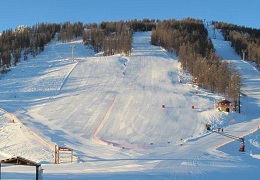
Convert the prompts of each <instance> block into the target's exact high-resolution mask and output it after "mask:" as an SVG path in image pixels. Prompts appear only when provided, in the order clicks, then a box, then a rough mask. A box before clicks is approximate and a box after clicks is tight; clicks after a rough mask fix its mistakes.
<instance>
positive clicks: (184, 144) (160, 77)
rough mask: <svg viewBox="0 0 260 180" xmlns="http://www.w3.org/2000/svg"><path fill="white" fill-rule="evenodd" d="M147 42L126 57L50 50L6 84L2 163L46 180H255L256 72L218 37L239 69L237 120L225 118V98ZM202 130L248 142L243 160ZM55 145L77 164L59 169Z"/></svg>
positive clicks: (5, 171) (0, 88) (259, 95)
mask: <svg viewBox="0 0 260 180" xmlns="http://www.w3.org/2000/svg"><path fill="white" fill-rule="evenodd" d="M209 32H212V29H209ZM210 34H212V33H210ZM150 35H151V32H143V33H135V34H134V42H133V50H132V55H131V56H130V57H123V56H120V55H115V56H110V57H103V56H99V55H95V54H94V53H93V51H92V50H91V49H88V48H86V47H85V46H84V45H82V44H81V42H80V41H79V40H75V41H73V42H68V43H61V42H58V41H53V42H52V43H50V44H49V45H48V46H47V47H46V49H45V51H44V52H43V53H41V54H40V55H38V56H37V57H36V58H29V60H28V61H22V62H21V63H19V65H18V66H17V67H12V71H11V72H9V73H8V74H5V75H2V76H1V80H0V107H1V108H2V109H1V111H0V117H1V119H0V158H1V159H6V158H10V157H13V156H22V157H24V158H27V159H30V160H32V161H35V162H38V163H41V164H42V168H43V169H44V173H43V178H44V179H123V178H124V179H209V178H210V179H259V177H260V160H259V158H260V157H259V156H260V144H259V134H260V131H259V126H260V111H259V109H260V108H259V107H260V89H259V87H260V74H259V71H257V70H256V69H255V68H254V66H252V65H250V64H249V63H248V62H245V61H242V60H241V58H240V57H239V56H237V55H235V53H234V50H233V49H232V48H231V47H230V43H229V42H225V41H223V37H222V36H221V35H220V33H219V32H217V39H212V40H213V43H214V46H215V48H216V52H217V53H219V54H220V56H221V57H222V58H223V59H226V60H229V61H232V62H233V63H234V64H235V65H236V66H237V67H238V69H239V70H240V71H241V73H242V77H243V85H244V86H243V87H242V89H241V91H242V94H243V96H242V97H241V102H242V108H241V114H238V113H237V112H231V113H229V114H225V113H221V112H219V111H218V110H217V109H216V103H217V102H218V101H220V100H223V97H222V96H220V95H216V94H212V93H210V92H207V91H205V90H203V89H200V88H199V87H197V86H195V85H193V84H192V83H191V76H190V75H189V74H187V73H186V72H184V71H183V70H182V69H181V68H180V64H179V63H178V60H177V58H176V57H175V56H173V55H170V54H168V53H167V52H166V51H165V50H164V49H162V48H161V47H156V46H152V45H150ZM71 45H75V46H76V48H75V50H74V52H75V54H74V57H75V59H74V60H72V58H71ZM180 80H181V82H182V83H180ZM162 105H164V106H165V108H162ZM192 106H194V109H192ZM12 121H14V123H12ZM206 123H210V124H212V126H213V128H218V127H221V128H224V131H225V132H228V133H229V134H232V135H234V136H239V137H240V136H243V137H245V139H246V142H245V145H246V152H245V153H242V154H241V153H240V152H238V149H239V146H240V142H238V141H232V140H231V139H228V138H226V137H224V136H220V135H218V134H216V133H210V132H207V131H206V130H205V128H204V125H205V124H206ZM56 144H57V145H59V146H66V147H69V148H72V149H73V150H74V155H75V157H74V162H73V163H61V164H58V165H57V164H54V146H55V145H56ZM1 171H2V179H34V178H35V169H34V168H32V167H26V166H7V165H2V170H1Z"/></svg>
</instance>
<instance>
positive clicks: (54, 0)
mask: <svg viewBox="0 0 260 180" xmlns="http://www.w3.org/2000/svg"><path fill="white" fill-rule="evenodd" d="M0 2H1V3H0V32H2V31H3V30H6V29H9V28H12V29H14V28H15V27H17V26H18V25H21V24H24V25H28V26H32V25H34V24H36V23H39V22H55V23H60V22H65V21H70V22H76V21H81V22H83V23H90V22H96V23H99V22H101V21H117V20H130V19H143V18H149V19H151V18H154V19H161V20H163V19H169V18H175V19H183V18H186V17H192V18H197V19H206V20H216V21H224V22H228V23H233V24H237V25H244V26H247V27H253V28H259V29H260V13H259V7H260V0H0Z"/></svg>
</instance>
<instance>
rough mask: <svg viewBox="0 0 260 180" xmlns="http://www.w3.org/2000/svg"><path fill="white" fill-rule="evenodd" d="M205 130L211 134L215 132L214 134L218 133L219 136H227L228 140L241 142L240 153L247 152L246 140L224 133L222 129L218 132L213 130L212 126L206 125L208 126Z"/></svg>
mask: <svg viewBox="0 0 260 180" xmlns="http://www.w3.org/2000/svg"><path fill="white" fill-rule="evenodd" d="M205 128H206V129H207V130H208V131H210V132H214V133H217V134H219V135H222V136H226V137H228V138H231V139H234V140H236V141H240V142H241V145H240V148H239V151H240V152H245V139H244V138H241V137H237V136H233V135H230V134H227V133H224V132H223V129H220V128H218V129H217V130H213V129H212V128H211V125H210V124H206V125H205Z"/></svg>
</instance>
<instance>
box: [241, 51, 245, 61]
mask: <svg viewBox="0 0 260 180" xmlns="http://www.w3.org/2000/svg"><path fill="white" fill-rule="evenodd" d="M242 54H243V60H245V59H246V50H242Z"/></svg>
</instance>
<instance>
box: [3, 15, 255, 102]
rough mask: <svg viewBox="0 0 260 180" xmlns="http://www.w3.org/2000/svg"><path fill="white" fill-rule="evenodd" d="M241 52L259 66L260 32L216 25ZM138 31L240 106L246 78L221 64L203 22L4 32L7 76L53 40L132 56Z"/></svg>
mask: <svg viewBox="0 0 260 180" xmlns="http://www.w3.org/2000/svg"><path fill="white" fill-rule="evenodd" d="M213 24H214V26H215V28H216V29H221V31H222V33H223V35H224V37H225V39H226V40H229V41H231V42H232V46H233V47H234V48H235V50H236V51H237V53H239V54H241V55H242V52H245V54H246V59H247V60H251V61H253V62H255V63H256V64H257V65H258V67H260V31H259V30H257V29H252V28H246V27H241V26H236V25H232V24H228V23H223V22H215V21H213ZM137 31H152V36H151V43H152V44H153V45H158V46H162V47H164V48H165V49H166V50H168V51H169V52H172V53H175V54H176V55H178V56H179V61H180V63H181V66H182V68H183V69H184V70H186V71H187V72H189V73H190V74H191V75H193V77H194V79H193V81H194V82H195V83H197V84H198V85H199V86H201V87H203V88H205V89H208V90H210V91H211V92H214V93H219V94H223V95H225V96H226V97H228V98H229V99H232V100H233V101H234V102H235V103H236V101H237V99H238V96H239V90H240V87H241V77H240V74H239V72H238V71H236V70H235V68H234V66H233V65H232V64H229V63H227V62H224V61H221V58H220V57H219V56H218V55H217V54H216V53H215V51H214V47H213V44H212V42H211V39H209V38H208V32H207V29H206V28H205V26H204V24H203V21H202V20H197V19H192V18H187V19H183V20H175V19H170V20H163V21H161V20H154V19H143V20H137V19H134V20H130V21H117V22H101V23H100V24H96V23H90V24H83V23H81V22H76V23H70V22H65V23H60V24H57V23H39V24H36V25H34V26H32V27H23V28H21V27H20V28H17V29H15V30H14V31H13V30H12V29H9V30H6V31H3V32H2V34H1V36H0V69H1V72H2V73H6V72H7V71H8V70H9V67H10V66H13V65H14V66H15V65H16V64H17V63H18V62H19V61H20V60H21V59H23V60H27V58H28V56H29V55H32V56H33V57H35V56H37V55H38V54H39V53H40V52H42V51H44V47H45V46H46V45H47V44H48V43H49V42H50V41H51V40H52V39H53V38H54V37H57V38H58V40H60V41H62V42H67V41H71V40H73V39H76V38H78V37H80V38H83V42H84V43H85V45H87V46H89V47H91V48H93V50H94V51H95V52H96V53H98V52H100V51H102V52H103V55H104V56H109V55H113V54H122V55H125V56H130V55H131V49H132V35H133V33H134V32H137Z"/></svg>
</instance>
